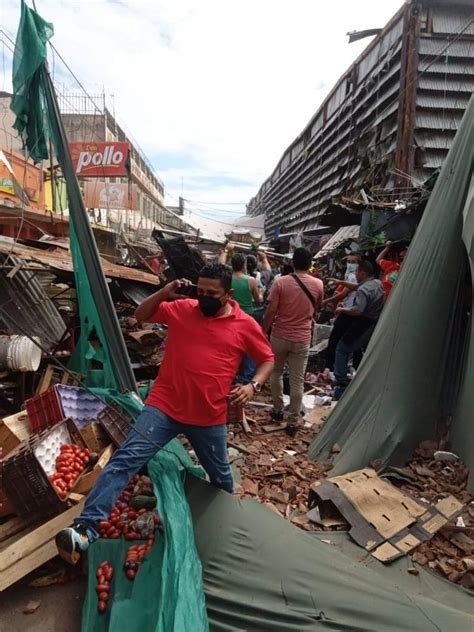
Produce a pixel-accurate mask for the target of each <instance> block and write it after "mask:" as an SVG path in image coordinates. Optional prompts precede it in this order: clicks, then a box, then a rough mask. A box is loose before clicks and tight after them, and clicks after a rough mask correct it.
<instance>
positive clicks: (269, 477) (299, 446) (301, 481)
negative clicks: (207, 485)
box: [229, 397, 331, 530]
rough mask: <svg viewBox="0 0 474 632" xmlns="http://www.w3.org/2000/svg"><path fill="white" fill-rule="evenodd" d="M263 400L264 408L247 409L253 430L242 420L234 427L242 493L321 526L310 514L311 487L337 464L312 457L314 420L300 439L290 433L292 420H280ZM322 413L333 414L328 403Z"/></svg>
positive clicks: (302, 523)
mask: <svg viewBox="0 0 474 632" xmlns="http://www.w3.org/2000/svg"><path fill="white" fill-rule="evenodd" d="M265 399H268V397H267V398H265V397H263V398H262V400H265ZM260 403H263V404H264V406H257V405H255V406H252V405H249V406H248V407H247V409H246V410H248V415H247V416H246V422H247V425H248V430H250V432H245V430H244V428H243V425H242V424H239V423H233V424H230V425H229V445H231V446H232V448H233V452H232V456H231V458H230V460H231V461H233V462H234V463H235V465H236V466H237V467H238V469H239V471H240V483H238V484H237V485H236V494H237V495H238V496H239V497H240V498H255V499H257V500H259V501H260V502H262V503H263V504H265V505H266V506H268V507H269V508H270V509H272V510H273V511H275V512H277V513H278V514H279V515H281V516H283V517H284V518H286V519H287V520H289V521H290V522H292V523H293V524H295V525H296V526H298V527H300V528H302V529H305V530H315V529H316V527H315V526H314V525H313V524H312V523H311V522H310V521H309V520H308V518H307V516H306V513H307V511H308V505H307V503H308V493H309V488H310V486H311V484H312V483H313V482H314V481H315V480H317V479H319V478H320V477H321V476H324V474H325V472H326V471H327V470H328V469H329V468H330V465H331V463H330V462H327V463H325V464H320V463H314V462H312V461H308V459H307V452H308V445H309V444H310V443H311V440H312V437H313V436H314V432H315V429H314V427H313V425H312V424H310V423H306V424H305V426H303V427H302V428H301V430H299V432H298V434H297V435H296V437H290V436H288V435H287V434H286V433H285V427H286V424H276V423H274V422H273V421H272V420H271V418H270V417H269V414H268V411H269V408H268V406H266V405H265V401H261V402H260ZM317 411H318V413H319V419H320V420H321V419H322V418H324V417H325V415H326V414H327V413H328V409H327V408H322V407H318V408H317ZM314 425H315V426H317V424H316V423H315V424H314Z"/></svg>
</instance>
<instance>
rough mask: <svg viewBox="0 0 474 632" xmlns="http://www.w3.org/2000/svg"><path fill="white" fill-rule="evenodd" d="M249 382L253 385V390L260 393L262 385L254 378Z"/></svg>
mask: <svg viewBox="0 0 474 632" xmlns="http://www.w3.org/2000/svg"><path fill="white" fill-rule="evenodd" d="M250 384H251V385H252V386H253V390H254V391H255V392H256V393H260V392H261V390H262V385H261V384H259V383H258V382H257V381H256V380H254V381H253V382H250Z"/></svg>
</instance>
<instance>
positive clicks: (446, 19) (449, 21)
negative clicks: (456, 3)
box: [432, 5, 474, 35]
mask: <svg viewBox="0 0 474 632" xmlns="http://www.w3.org/2000/svg"><path fill="white" fill-rule="evenodd" d="M473 6H474V5H473ZM432 18H433V33H443V34H445V33H446V34H448V33H460V32H461V31H462V30H463V29H464V28H465V27H466V25H467V24H468V23H469V22H471V25H470V26H469V27H468V28H467V29H466V30H465V31H464V32H465V34H466V35H474V23H472V10H471V11H469V9H468V8H467V7H466V10H465V11H462V10H460V9H458V10H457V11H454V10H453V8H452V7H451V9H448V8H447V7H434V9H433V12H432Z"/></svg>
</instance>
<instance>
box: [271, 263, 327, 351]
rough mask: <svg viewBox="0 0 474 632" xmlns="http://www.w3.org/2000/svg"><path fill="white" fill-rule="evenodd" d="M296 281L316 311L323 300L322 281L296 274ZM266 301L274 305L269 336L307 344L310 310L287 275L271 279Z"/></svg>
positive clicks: (311, 317) (311, 318) (311, 311)
mask: <svg viewBox="0 0 474 632" xmlns="http://www.w3.org/2000/svg"><path fill="white" fill-rule="evenodd" d="M299 278H300V280H301V281H302V282H303V283H304V284H305V286H306V288H307V289H308V290H309V292H310V294H311V295H312V296H313V298H314V302H315V305H316V310H319V309H320V307H321V302H322V300H323V298H324V286H323V282H322V281H321V279H315V278H314V277H312V276H311V275H310V274H304V275H300V276H299ZM268 300H269V301H270V303H276V304H277V306H278V308H277V312H276V316H275V322H274V323H273V328H272V336H274V337H275V338H281V339H282V340H290V341H291V342H303V343H305V344H311V329H312V325H313V315H314V308H313V306H312V305H311V302H310V300H309V298H308V296H306V294H305V293H304V292H303V290H302V289H301V287H300V286H299V285H298V282H297V281H296V280H295V279H294V278H292V276H291V274H288V275H286V276H282V277H280V278H279V279H275V281H274V282H273V285H272V289H271V290H270V295H269V297H268Z"/></svg>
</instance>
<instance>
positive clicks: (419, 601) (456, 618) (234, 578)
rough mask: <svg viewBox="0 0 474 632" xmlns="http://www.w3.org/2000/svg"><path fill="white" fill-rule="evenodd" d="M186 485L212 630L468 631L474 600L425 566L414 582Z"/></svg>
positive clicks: (252, 506) (268, 515)
mask: <svg viewBox="0 0 474 632" xmlns="http://www.w3.org/2000/svg"><path fill="white" fill-rule="evenodd" d="M186 487H187V492H188V501H189V504H190V506H191V513H192V517H193V522H194V533H195V539H196V545H197V548H198V552H199V556H200V558H201V563H202V567H203V577H204V590H205V593H206V604H207V610H208V616H209V621H210V626H211V630H212V631H213V632H237V631H244V630H245V631H249V630H252V631H253V632H268V631H270V630H271V631H272V632H279V631H281V632H292V631H294V632H303V631H304V630H308V631H310V630H311V631H314V630H337V631H338V632H342V631H347V632H349V631H350V632H356V631H360V632H401V631H402V630H403V632H431V631H433V632H434V631H436V632H451V631H453V630H456V632H468V631H471V630H472V629H474V596H473V595H472V593H471V594H469V593H468V592H467V591H465V590H463V589H461V588H459V587H458V586H453V585H452V584H450V583H449V582H447V581H445V580H443V579H441V578H439V577H436V576H434V575H431V574H428V573H426V571H423V569H420V575H419V576H417V577H414V576H409V575H408V573H407V572H406V570H404V571H403V573H402V572H401V571H400V572H399V573H398V574H397V573H396V572H395V569H387V568H386V567H385V566H384V565H383V564H382V563H381V562H378V561H376V560H371V561H370V562H369V563H366V562H364V561H363V560H362V559H361V558H362V557H363V555H366V556H367V553H366V552H365V551H363V550H362V549H360V548H357V550H358V552H359V554H360V557H355V556H354V555H347V554H345V553H344V552H342V551H341V550H338V548H336V547H335V546H331V545H330V544H327V543H326V542H322V541H321V540H318V539H317V538H315V536H314V535H312V534H310V533H306V532H304V531H301V530H300V529H297V528H296V527H294V526H293V525H292V524H291V523H289V522H288V521H286V520H284V519H283V518H281V517H280V516H278V515H276V514H275V513H274V512H273V511H271V510H269V509H267V508H265V507H264V506H262V505H261V504H259V503H258V502H256V501H253V500H244V501H240V500H238V499H237V498H235V497H232V496H229V495H228V494H226V493H225V492H222V491H219V490H215V489H213V488H212V486H211V485H209V484H208V483H205V482H203V481H199V480H197V479H194V477H189V481H187V484H186ZM332 535H333V534H331V533H325V534H322V535H321V538H322V539H326V540H329V541H331V538H332ZM336 535H337V534H336ZM353 548H354V549H355V548H356V547H355V546H354V547H353ZM397 564H398V565H400V567H401V566H402V565H403V564H405V565H406V564H407V558H404V559H402V560H399V561H398V562H397Z"/></svg>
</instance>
